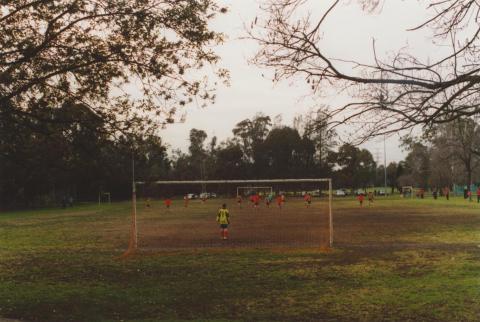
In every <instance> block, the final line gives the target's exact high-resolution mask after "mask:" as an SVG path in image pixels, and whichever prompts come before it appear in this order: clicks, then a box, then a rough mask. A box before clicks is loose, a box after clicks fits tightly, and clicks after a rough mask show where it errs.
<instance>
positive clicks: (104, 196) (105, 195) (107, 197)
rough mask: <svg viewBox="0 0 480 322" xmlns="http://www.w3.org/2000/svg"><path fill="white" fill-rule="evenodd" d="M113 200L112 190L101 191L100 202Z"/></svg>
mask: <svg viewBox="0 0 480 322" xmlns="http://www.w3.org/2000/svg"><path fill="white" fill-rule="evenodd" d="M111 202H112V200H111V198H110V192H99V193H98V204H99V205H100V204H102V203H108V204H110V203H111Z"/></svg>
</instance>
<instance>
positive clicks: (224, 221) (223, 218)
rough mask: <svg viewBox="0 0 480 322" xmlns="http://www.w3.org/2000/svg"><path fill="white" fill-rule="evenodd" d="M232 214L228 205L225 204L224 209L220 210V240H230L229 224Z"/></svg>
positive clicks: (218, 220) (218, 215)
mask: <svg viewBox="0 0 480 322" xmlns="http://www.w3.org/2000/svg"><path fill="white" fill-rule="evenodd" d="M229 217H230V214H229V213H228V209H227V205H226V204H223V205H222V208H220V209H218V213H217V222H218V223H219V224H220V238H221V239H224V240H225V239H228V224H229V223H230V218H229Z"/></svg>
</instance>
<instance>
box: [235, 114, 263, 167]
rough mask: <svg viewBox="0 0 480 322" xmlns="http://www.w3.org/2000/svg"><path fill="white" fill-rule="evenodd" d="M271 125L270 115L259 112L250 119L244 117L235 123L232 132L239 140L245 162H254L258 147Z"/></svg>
mask: <svg viewBox="0 0 480 322" xmlns="http://www.w3.org/2000/svg"><path fill="white" fill-rule="evenodd" d="M271 126H272V122H271V119H270V116H265V115H263V114H261V113H259V114H257V115H255V116H254V117H253V119H251V120H250V119H245V120H243V121H241V122H239V123H237V125H235V128H234V129H233V130H232V132H233V135H234V136H235V137H236V138H237V139H238V140H239V141H240V143H241V146H242V150H243V153H244V156H245V158H246V161H247V162H250V163H253V162H255V156H256V154H257V153H258V148H259V146H260V144H261V143H263V141H264V140H265V138H266V137H267V135H268V132H269V130H270V127H271Z"/></svg>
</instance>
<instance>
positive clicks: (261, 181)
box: [135, 178, 332, 185]
mask: <svg viewBox="0 0 480 322" xmlns="http://www.w3.org/2000/svg"><path fill="white" fill-rule="evenodd" d="M331 181H332V179H324V178H322V179H258V180H160V181H153V182H152V183H154V184H209V183H214V184H222V183H223V184H228V183H285V182H295V183H299V182H303V183H307V182H310V183H312V182H331ZM135 183H136V184H139V185H142V184H146V182H144V181H136V182H135Z"/></svg>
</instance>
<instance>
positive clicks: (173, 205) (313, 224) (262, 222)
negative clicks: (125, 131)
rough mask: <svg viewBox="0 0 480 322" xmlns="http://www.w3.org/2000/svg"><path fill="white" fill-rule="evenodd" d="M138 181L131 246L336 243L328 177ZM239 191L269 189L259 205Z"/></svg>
mask: <svg viewBox="0 0 480 322" xmlns="http://www.w3.org/2000/svg"><path fill="white" fill-rule="evenodd" d="M134 187H135V191H136V193H135V194H134V195H133V209H132V218H131V220H132V222H131V237H130V247H129V249H130V250H135V249H138V248H140V249H145V250H155V249H159V250H161V249H184V248H206V247H321V248H328V247H331V246H332V244H333V214H332V181H331V179H328V178H327V179H274V180H273V179H266V180H203V181H200V180H199V181H156V182H136V183H135V184H134ZM240 191H250V192H252V191H253V192H255V193H259V192H260V191H262V192H265V195H263V196H261V199H260V202H258V205H257V206H256V207H255V206H254V205H253V202H251V200H250V198H248V197H245V198H243V197H241V198H239V197H238V196H242V194H241V193H240ZM267 192H268V195H267V194H266V193H267ZM306 194H308V195H309V196H310V200H311V202H310V203H308V204H307V200H308V199H309V198H306V197H305V195H306ZM200 195H202V196H203V197H202V198H200ZM282 196H283V197H282ZM223 204H226V207H227V209H228V210H229V214H230V224H229V239H228V240H227V241H225V240H222V239H221V238H220V234H219V231H220V229H219V225H218V223H217V222H216V216H217V212H218V209H219V208H221V207H222V205H223Z"/></svg>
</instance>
